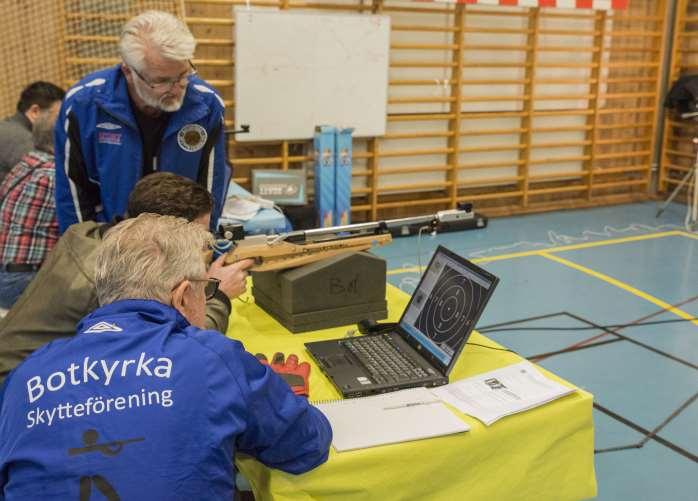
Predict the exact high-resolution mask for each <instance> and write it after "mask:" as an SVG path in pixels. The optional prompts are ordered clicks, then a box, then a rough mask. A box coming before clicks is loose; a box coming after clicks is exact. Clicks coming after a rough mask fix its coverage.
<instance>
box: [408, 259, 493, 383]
mask: <svg viewBox="0 0 698 501" xmlns="http://www.w3.org/2000/svg"><path fill="white" fill-rule="evenodd" d="M497 282H498V279H497V277H495V276H494V275H492V274H490V273H488V272H486V271H485V270H483V269H482V268H480V267H478V266H475V265H474V264H472V263H470V262H469V261H467V260H466V259H464V258H462V257H460V256H458V255H457V254H454V253H453V252H451V251H449V250H448V249H446V248H445V247H442V246H439V247H438V249H436V252H435V253H434V256H433V257H432V259H431V262H430V263H429V266H428V267H427V269H426V270H425V272H424V275H423V276H422V279H421V280H420V282H419V285H418V286H417V289H416V290H415V291H414V294H412V299H411V300H410V302H409V304H408V305H407V308H406V309H405V312H404V313H403V315H402V318H401V319H400V324H399V325H400V327H401V329H402V331H403V332H404V333H405V334H407V339H406V341H407V342H409V343H410V344H411V345H412V346H413V347H415V348H416V349H417V350H418V351H419V352H420V353H421V354H422V356H425V357H426V358H428V359H429V360H430V361H431V362H432V363H434V364H435V365H436V366H437V367H441V368H442V369H443V370H444V373H445V374H448V372H449V371H450V369H451V367H452V365H453V363H454V362H455V360H456V358H457V357H458V355H459V354H460V351H461V350H462V349H463V347H464V346H465V343H466V342H467V340H468V338H469V337H470V332H471V331H472V330H473V328H474V327H475V324H476V323H477V321H478V319H479V318H480V314H481V313H482V311H483V310H484V308H485V305H486V304H487V301H489V298H490V296H491V295H492V292H493V291H494V288H495V286H496V285H497Z"/></svg>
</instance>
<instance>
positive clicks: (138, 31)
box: [119, 10, 196, 71]
mask: <svg viewBox="0 0 698 501" xmlns="http://www.w3.org/2000/svg"><path fill="white" fill-rule="evenodd" d="M148 49H155V50H157V51H158V52H159V53H160V55H162V57H164V58H166V59H172V60H174V61H187V60H189V59H191V58H192V57H194V49H196V40H194V35H192V34H191V31H189V28H188V27H187V25H186V24H184V22H183V21H182V20H181V19H178V18H177V17H175V16H173V15H172V14H170V13H168V12H162V11H159V10H148V11H145V12H143V13H142V14H139V15H137V16H136V17H134V18H133V19H131V20H130V21H128V22H127V23H126V24H125V25H124V27H123V29H122V30H121V38H120V39H119V53H120V54H121V59H123V61H124V62H125V63H126V64H127V65H129V66H132V67H134V68H136V69H137V70H139V71H140V70H142V69H143V66H144V64H143V61H144V59H145V53H146V51H148Z"/></svg>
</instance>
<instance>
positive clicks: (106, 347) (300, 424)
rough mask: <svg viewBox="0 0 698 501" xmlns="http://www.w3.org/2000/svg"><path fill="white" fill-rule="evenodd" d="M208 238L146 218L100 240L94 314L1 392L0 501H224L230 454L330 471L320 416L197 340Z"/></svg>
mask: <svg viewBox="0 0 698 501" xmlns="http://www.w3.org/2000/svg"><path fill="white" fill-rule="evenodd" d="M211 238H212V237H211V235H210V234H209V233H208V232H207V231H205V230H204V229H203V228H202V227H201V226H200V225H197V224H195V223H189V222H187V221H186V220H184V219H179V218H175V217H172V216H156V215H153V214H141V215H140V216H138V217H137V218H133V219H128V220H126V221H123V222H122V223H119V224H118V225H116V226H115V227H113V228H112V229H110V230H109V231H108V232H107V234H106V236H105V239H104V241H103V244H102V246H101V248H100V250H99V251H98V254H97V257H96V267H95V288H96V291H97V297H98V299H99V303H100V305H101V306H100V307H99V308H98V309H96V310H95V311H94V312H92V313H91V314H89V315H87V316H86V317H85V318H83V320H82V321H81V322H80V323H79V324H78V328H77V334H76V336H74V337H72V338H69V339H61V340H58V341H54V342H52V343H49V344H48V345H46V346H44V347H43V348H41V349H39V350H37V351H36V352H34V353H33V354H32V355H31V356H29V357H28V358H27V359H26V360H25V362H24V363H22V364H21V365H20V366H19V367H17V368H16V369H15V370H14V371H13V372H12V373H10V375H9V376H8V378H7V380H6V382H5V385H4V386H3V387H2V389H0V392H3V393H2V394H0V499H7V500H13V499H21V500H45V499H89V498H90V495H91V493H100V494H101V495H102V496H103V497H104V498H106V499H110V500H115V499H134V500H141V499H142V500H155V499H167V500H178V499H181V500H192V499H202V500H203V499H206V500H214V499H228V500H229V499H231V497H232V494H233V489H234V465H233V459H234V455H235V453H237V452H243V453H246V454H250V455H252V456H254V457H256V458H257V459H258V460H259V461H261V462H262V463H264V464H266V465H268V466H269V467H272V468H278V469H281V470H283V471H286V472H289V473H294V474H298V473H303V472H306V471H308V470H311V469H313V468H315V467H316V466H318V465H320V464H322V463H323V462H324V461H325V460H326V459H327V456H328V451H329V446H330V442H331V438H332V431H331V428H330V425H329V423H328V421H327V419H326V418H325V417H324V416H323V415H322V414H321V413H320V411H319V410H317V409H316V408H315V407H313V406H312V405H310V404H309V403H308V401H307V399H305V398H304V397H301V396H297V395H294V394H293V392H292V391H291V389H290V388H289V386H288V385H287V384H286V382H285V381H284V380H283V379H281V377H280V376H279V375H277V374H276V373H274V372H273V371H272V370H271V369H270V368H269V367H268V366H266V365H262V364H261V363H259V362H258V361H257V359H256V358H255V357H254V356H252V355H251V354H249V353H247V352H246V351H245V349H244V347H243V346H242V344H240V343H239V342H237V341H234V340H231V339H229V338H226V337H224V336H222V335H221V334H220V333H218V332H216V331H209V330H204V329H203V328H202V326H203V325H204V322H205V304H206V297H207V295H208V296H210V295H211V294H212V293H214V289H215V287H216V285H217V282H216V281H215V280H212V279H209V278H207V276H206V266H205V264H204V261H203V258H202V251H203V250H204V249H205V248H207V247H208V245H209V244H210V243H211ZM100 498H101V497H100Z"/></svg>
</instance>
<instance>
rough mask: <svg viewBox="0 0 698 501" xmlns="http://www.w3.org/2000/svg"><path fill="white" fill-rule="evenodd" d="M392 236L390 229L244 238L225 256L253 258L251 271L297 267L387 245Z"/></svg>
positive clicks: (230, 260)
mask: <svg viewBox="0 0 698 501" xmlns="http://www.w3.org/2000/svg"><path fill="white" fill-rule="evenodd" d="M391 240H392V236H391V235H390V233H380V234H375V235H366V236H356V237H347V238H338V239H334V240H327V241H320V242H310V243H301V244H295V243H291V242H286V241H284V240H280V241H278V242H273V241H260V242H259V243H256V242H255V243H249V244H245V243H244V240H242V241H241V243H240V245H237V246H236V247H235V248H234V249H233V250H231V251H230V252H228V254H227V255H226V257H225V262H226V264H232V263H235V262H237V261H241V260H243V259H254V260H255V264H254V266H252V268H250V269H251V270H252V271H273V270H282V269H284V268H294V267H296V266H301V265H304V264H308V263H312V262H315V261H319V260H321V259H325V258H328V257H332V256H336V255H338V254H342V253H345V252H359V251H362V250H366V249H370V248H371V247H372V246H374V245H385V244H387V243H389V242H390V241H391Z"/></svg>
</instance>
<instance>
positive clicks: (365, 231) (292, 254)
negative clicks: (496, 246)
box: [221, 207, 473, 271]
mask: <svg viewBox="0 0 698 501" xmlns="http://www.w3.org/2000/svg"><path fill="white" fill-rule="evenodd" d="M472 217H473V212H472V208H471V207H467V208H466V209H465V210H461V209H452V210H444V211H439V212H437V213H436V214H431V215H428V216H416V217H406V218H400V219H390V220H387V221H375V222H369V223H358V224H348V225H344V226H332V227H329V228H316V229H312V230H299V231H291V232H289V233H282V234H279V235H253V236H248V237H244V236H243V235H241V233H242V232H241V231H240V230H241V228H240V227H236V228H231V227H223V228H222V231H221V232H222V234H223V237H224V238H225V239H227V240H230V241H232V249H231V250H229V251H228V253H227V255H226V257H225V262H226V264H232V263H235V262H237V261H240V260H243V259H254V260H255V264H254V265H253V266H252V268H251V270H252V271H272V270H282V269H285V268H294V267H296V266H301V265H304V264H308V263H312V262H315V261H319V260H321V259H326V258H329V257H332V256H336V255H338V254H342V253H345V252H359V251H363V250H366V249H370V248H371V247H372V246H374V245H385V244H387V243H389V242H390V241H391V240H392V235H391V230H393V231H395V230H396V229H399V228H402V227H406V226H412V225H423V226H425V227H426V228H427V229H428V230H434V229H435V228H436V227H437V225H438V224H439V223H446V222H451V221H458V220H462V219H470V218H472Z"/></svg>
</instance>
